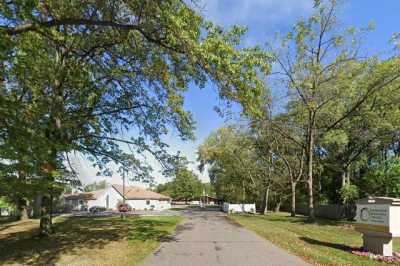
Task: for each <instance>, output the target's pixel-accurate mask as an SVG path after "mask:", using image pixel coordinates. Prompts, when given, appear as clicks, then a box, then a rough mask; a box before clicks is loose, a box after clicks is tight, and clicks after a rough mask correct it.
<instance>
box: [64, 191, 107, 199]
mask: <svg viewBox="0 0 400 266" xmlns="http://www.w3.org/2000/svg"><path fill="white" fill-rule="evenodd" d="M104 191H105V189H100V190H95V191H90V192H75V193H65V194H64V198H65V199H66V200H80V199H82V200H95V199H97V198H98V197H99V196H100V195H101V194H102V193H103V192H104Z"/></svg>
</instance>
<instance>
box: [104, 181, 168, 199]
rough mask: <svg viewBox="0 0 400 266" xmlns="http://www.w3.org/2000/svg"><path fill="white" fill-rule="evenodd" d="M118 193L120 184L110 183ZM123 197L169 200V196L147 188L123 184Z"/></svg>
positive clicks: (120, 188)
mask: <svg viewBox="0 0 400 266" xmlns="http://www.w3.org/2000/svg"><path fill="white" fill-rule="evenodd" d="M112 187H113V188H115V190H116V191H118V192H119V194H121V195H122V192H123V188H122V185H116V184H114V185H112ZM124 196H125V199H128V200H130V199H153V200H169V199H170V197H168V196H165V195H163V194H160V193H157V192H154V191H151V190H147V189H144V188H141V187H133V186H125V195H124Z"/></svg>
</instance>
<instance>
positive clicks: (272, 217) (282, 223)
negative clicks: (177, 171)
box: [230, 213, 400, 266]
mask: <svg viewBox="0 0 400 266" xmlns="http://www.w3.org/2000/svg"><path fill="white" fill-rule="evenodd" d="M230 218H231V219H233V220H234V221H236V222H238V223H239V224H241V225H243V226H244V227H246V228H248V229H250V230H253V231H254V232H256V233H257V234H259V235H260V236H262V237H264V238H266V239H268V240H269V241H271V242H272V243H274V244H276V245H277V246H279V247H281V248H283V249H286V250H288V251H289V252H290V253H292V254H295V255H297V256H300V257H302V258H303V259H305V260H306V261H308V262H310V263H312V264H314V265H359V266H369V265H384V264H383V263H380V262H377V261H373V260H370V259H368V258H365V257H360V256H356V255H353V254H351V253H350V251H349V250H350V249H351V248H354V247H360V246H362V237H361V234H360V233H358V232H356V231H355V230H354V229H353V227H352V225H351V224H349V223H343V222H336V221H330V220H317V222H316V223H313V224H310V223H308V222H307V220H306V218H305V217H290V216H289V214H288V213H276V214H275V213H274V214H268V215H231V216H230ZM394 249H395V250H396V251H399V250H400V241H399V239H395V241H394Z"/></svg>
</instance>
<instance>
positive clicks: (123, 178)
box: [122, 169, 125, 204]
mask: <svg viewBox="0 0 400 266" xmlns="http://www.w3.org/2000/svg"><path fill="white" fill-rule="evenodd" d="M122 203H123V204H125V169H124V170H122Z"/></svg>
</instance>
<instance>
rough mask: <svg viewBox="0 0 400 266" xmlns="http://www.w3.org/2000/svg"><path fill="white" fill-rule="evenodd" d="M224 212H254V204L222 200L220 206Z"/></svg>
mask: <svg viewBox="0 0 400 266" xmlns="http://www.w3.org/2000/svg"><path fill="white" fill-rule="evenodd" d="M222 209H223V211H224V212H227V213H235V212H251V213H255V212H256V204H254V203H253V204H232V203H228V202H224V205H223V206H222Z"/></svg>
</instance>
